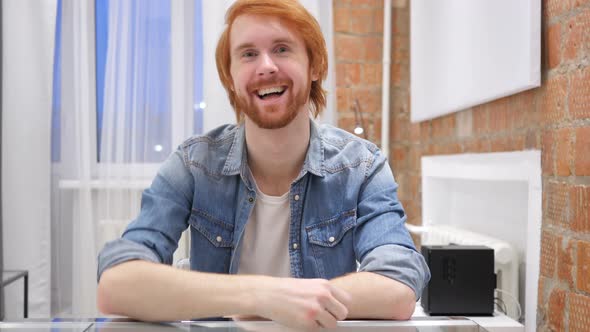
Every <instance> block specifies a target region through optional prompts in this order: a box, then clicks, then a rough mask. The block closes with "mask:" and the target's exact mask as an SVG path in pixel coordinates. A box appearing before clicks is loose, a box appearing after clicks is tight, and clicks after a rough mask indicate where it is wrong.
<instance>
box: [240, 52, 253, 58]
mask: <svg viewBox="0 0 590 332" xmlns="http://www.w3.org/2000/svg"><path fill="white" fill-rule="evenodd" d="M254 56H256V52H254V51H245V52H244V53H242V58H251V57H254Z"/></svg>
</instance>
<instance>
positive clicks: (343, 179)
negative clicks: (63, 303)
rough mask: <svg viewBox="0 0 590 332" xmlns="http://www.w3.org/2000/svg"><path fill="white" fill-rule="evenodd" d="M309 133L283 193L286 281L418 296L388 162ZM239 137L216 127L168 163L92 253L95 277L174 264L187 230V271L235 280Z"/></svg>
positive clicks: (362, 147) (242, 204)
mask: <svg viewBox="0 0 590 332" xmlns="http://www.w3.org/2000/svg"><path fill="white" fill-rule="evenodd" d="M310 126H311V128H310V142H309V147H308V150H307V155H306V158H305V162H304V165H303V167H302V170H301V172H300V173H299V175H298V177H297V178H296V179H295V180H294V181H293V182H292V183H291V187H290V190H289V200H290V201H289V203H290V210H291V211H290V212H291V221H290V222H291V224H290V225H289V236H288V238H289V243H285V245H286V246H288V248H289V258H290V270H291V276H292V277H295V278H324V279H331V278H335V277H338V276H342V275H344V274H347V273H350V272H355V271H357V270H358V271H370V272H374V273H378V274H380V275H384V276H386V277H389V278H392V279H395V280H397V281H400V282H402V283H404V284H406V285H407V286H409V287H410V288H411V289H413V290H414V292H415V293H416V298H419V297H420V295H421V292H422V289H423V287H424V286H425V285H426V283H427V282H428V280H429V279H430V271H429V270H428V266H427V265H426V263H425V261H424V258H423V257H422V255H421V254H419V253H418V252H417V251H416V248H415V247H414V244H413V242H412V239H411V237H410V235H409V233H408V231H407V230H406V228H405V227H404V222H405V220H406V215H405V213H404V210H403V207H402V205H401V203H400V202H399V200H398V198H397V184H396V182H395V181H394V178H393V174H392V172H391V169H390V167H389V165H388V163H387V159H386V158H385V157H384V156H383V155H382V154H381V152H380V151H379V149H378V148H377V146H376V145H374V144H372V143H370V142H368V141H365V140H362V139H360V138H358V137H356V136H353V135H351V134H349V133H347V132H345V131H343V130H340V129H337V128H334V127H331V126H328V125H322V126H319V125H317V124H316V123H315V122H314V121H313V120H311V121H310ZM244 131H245V129H244V126H243V125H238V126H236V125H225V126H221V127H219V128H217V129H214V130H213V131H211V132H209V133H208V134H206V135H203V136H195V137H192V138H190V139H188V140H187V141H185V142H184V143H183V144H182V145H181V146H180V147H179V148H178V150H177V151H176V152H174V153H172V154H171V155H170V157H169V158H168V159H167V160H166V161H165V162H164V164H163V165H162V167H161V168H160V170H159V171H158V174H157V176H156V177H155V179H154V180H153V182H152V184H151V186H150V188H148V189H146V190H145V191H144V192H143V195H142V203H141V211H140V214H139V216H138V217H137V219H135V220H134V221H132V222H131V223H130V224H129V226H128V227H127V229H126V230H125V232H124V233H123V235H122V237H121V238H120V239H118V240H115V241H112V242H109V243H107V244H106V245H105V247H104V248H103V249H102V251H101V253H100V254H99V260H98V279H100V276H101V274H102V272H103V271H104V270H105V269H107V268H109V267H111V266H113V265H116V264H119V263H122V262H125V261H129V260H135V259H142V260H148V261H152V262H157V263H164V264H172V254H173V252H174V251H175V250H176V248H177V245H178V241H179V239H180V236H181V233H182V232H183V231H184V230H185V229H187V228H188V227H190V235H191V241H190V266H191V269H192V270H197V271H202V272H212V273H231V274H235V273H237V271H238V264H239V261H240V248H241V245H242V242H241V241H242V238H243V234H244V229H245V226H246V222H247V221H248V217H249V216H250V213H251V211H252V208H253V206H254V203H255V202H256V199H257V198H256V187H255V184H254V181H253V177H252V175H251V173H250V171H249V168H248V163H247V152H246V143H245V132H244ZM357 262H358V263H359V264H360V265H358V269H357Z"/></svg>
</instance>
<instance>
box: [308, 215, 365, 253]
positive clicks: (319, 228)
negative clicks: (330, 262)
mask: <svg viewBox="0 0 590 332" xmlns="http://www.w3.org/2000/svg"><path fill="white" fill-rule="evenodd" d="M355 216H356V210H351V211H346V212H343V213H341V214H340V215H338V216H337V217H335V218H330V219H328V220H325V221H320V222H319V223H317V224H315V225H310V226H307V227H306V228H305V230H306V231H307V238H308V240H309V243H311V244H315V245H318V246H321V247H327V248H332V247H335V246H336V245H338V244H339V243H340V241H342V239H343V238H344V235H345V234H346V232H348V230H349V229H351V228H353V227H354V223H355V220H356V218H355Z"/></svg>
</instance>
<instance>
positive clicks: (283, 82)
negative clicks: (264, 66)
mask: <svg viewBox="0 0 590 332" xmlns="http://www.w3.org/2000/svg"><path fill="white" fill-rule="evenodd" d="M292 85H293V81H292V80H290V79H280V78H271V79H263V80H257V81H254V82H251V83H248V84H247V85H246V90H247V91H248V92H254V91H256V90H260V89H261V88H266V87H271V86H287V87H291V86H292Z"/></svg>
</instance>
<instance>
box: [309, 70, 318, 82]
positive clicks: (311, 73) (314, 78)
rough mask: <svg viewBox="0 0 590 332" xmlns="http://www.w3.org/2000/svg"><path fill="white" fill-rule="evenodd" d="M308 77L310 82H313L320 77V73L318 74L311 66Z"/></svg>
mask: <svg viewBox="0 0 590 332" xmlns="http://www.w3.org/2000/svg"><path fill="white" fill-rule="evenodd" d="M310 77H311V81H312V82H315V81H317V80H319V79H320V75H318V73H317V70H315V69H314V68H311V72H310Z"/></svg>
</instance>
